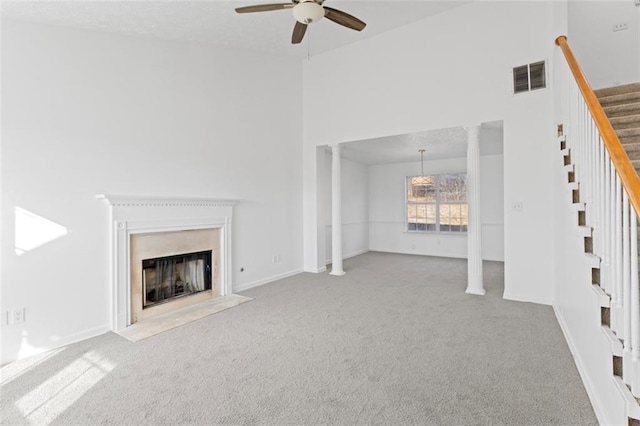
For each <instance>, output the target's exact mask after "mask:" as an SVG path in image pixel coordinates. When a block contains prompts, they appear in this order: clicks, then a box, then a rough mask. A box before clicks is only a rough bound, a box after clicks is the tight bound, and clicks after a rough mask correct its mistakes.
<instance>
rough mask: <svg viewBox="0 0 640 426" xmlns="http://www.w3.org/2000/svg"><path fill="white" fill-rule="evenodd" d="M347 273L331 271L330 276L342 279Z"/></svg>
mask: <svg viewBox="0 0 640 426" xmlns="http://www.w3.org/2000/svg"><path fill="white" fill-rule="evenodd" d="M346 274H347V273H346V272H345V271H334V270H331V272H329V275H335V276H336V277H341V276H343V275H346Z"/></svg>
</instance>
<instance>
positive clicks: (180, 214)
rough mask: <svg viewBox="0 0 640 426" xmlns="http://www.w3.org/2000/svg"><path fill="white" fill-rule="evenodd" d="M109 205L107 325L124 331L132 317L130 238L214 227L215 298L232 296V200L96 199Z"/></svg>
mask: <svg viewBox="0 0 640 426" xmlns="http://www.w3.org/2000/svg"><path fill="white" fill-rule="evenodd" d="M96 198H98V199H101V200H103V201H104V202H106V203H107V204H108V205H109V224H110V233H111V250H110V257H111V279H110V281H111V327H112V330H114V331H121V330H124V329H125V328H126V327H128V326H130V325H131V324H132V318H131V265H130V259H131V251H130V249H131V236H132V235H136V234H151V233H159V232H173V231H188V230H198V229H217V230H218V232H219V234H220V238H219V242H220V247H214V248H213V249H214V250H217V251H218V252H219V270H218V284H219V291H218V292H217V293H218V294H217V295H219V296H228V295H231V294H232V293H233V289H232V281H231V253H232V250H231V241H232V240H231V225H232V218H233V206H234V204H235V201H233V200H221V199H214V198H186V197H144V196H128V195H104V194H100V195H96Z"/></svg>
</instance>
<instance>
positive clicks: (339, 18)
mask: <svg viewBox="0 0 640 426" xmlns="http://www.w3.org/2000/svg"><path fill="white" fill-rule="evenodd" d="M323 7H324V17H325V18H327V19H329V20H331V21H333V22H335V23H336V24H340V25H342V26H343V27H347V28H351V29H352V30H356V31H362V30H363V29H364V27H366V26H367V24H365V23H364V22H362V21H361V20H359V19H358V18H356V17H355V16H352V15H349V14H348V13H346V12H343V11H341V10H338V9H334V8H332V7H327V6H323Z"/></svg>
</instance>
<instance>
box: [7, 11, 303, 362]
mask: <svg viewBox="0 0 640 426" xmlns="http://www.w3.org/2000/svg"><path fill="white" fill-rule="evenodd" d="M301 108H302V73H301V66H300V64H299V62H298V61H293V60H280V59H274V58H272V57H270V56H267V55H260V54H254V53H242V52H236V51H229V50H224V49H216V48H212V47H207V46H201V45H191V44H180V43H173V42H165V41H160V40H152V39H144V38H133V37H124V36H117V35H110V34H106V33H97V32H96V33H93V32H86V31H80V30H70V29H63V28H57V27H47V26H40V25H35V24H23V23H18V22H12V21H3V25H2V123H3V127H2V182H3V190H2V209H3V210H2V218H3V219H2V228H3V235H4V236H5V237H7V238H3V240H2V312H5V311H6V310H7V309H15V308H18V307H23V306H24V307H26V308H27V316H26V318H27V321H26V322H25V323H24V324H23V325H12V326H9V327H3V330H2V331H3V333H2V351H3V353H2V357H3V361H4V362H6V361H8V360H11V359H13V358H15V357H16V356H18V355H19V354H20V355H25V354H28V353H29V352H33V351H37V350H40V349H44V348H50V347H53V346H56V345H59V344H63V343H66V342H69V341H71V340H75V339H79V338H82V337H86V336H89V335H92V334H95V333H99V332H101V331H104V330H106V329H107V328H108V323H109V297H110V284H109V270H110V269H109V253H108V247H109V241H108V229H109V228H108V227H109V224H108V221H107V207H106V206H105V205H104V204H103V203H102V202H100V201H97V200H95V199H94V195H95V194H99V193H108V194H132V195H157V196H202V197H220V198H237V199H240V200H242V201H241V202H240V203H239V204H238V205H237V208H236V210H235V214H234V226H233V232H234V233H233V235H234V246H233V248H234V268H233V274H234V287H235V288H241V287H246V286H249V285H252V284H255V283H258V282H263V281H265V280H269V279H272V278H274V277H277V276H281V275H283V274H287V273H291V272H295V271H298V270H300V268H301V265H302V256H301V248H302V232H301V230H302V220H301V213H302V212H301V207H302V194H301V184H300V176H301V174H302V169H301V165H300V158H301V155H302V147H301V143H300V140H301V136H302V126H301V124H300V123H301V120H302V115H301ZM14 207H21V208H24V209H27V210H29V211H31V212H33V213H36V214H38V215H41V216H43V217H45V218H47V219H50V220H53V221H55V222H57V223H59V224H61V225H62V226H64V227H66V229H67V230H68V234H67V235H66V236H64V237H62V238H59V239H57V240H55V241H53V242H50V243H49V244H46V245H44V246H42V247H41V248H38V249H35V250H33V251H30V252H28V253H25V254H23V255H21V256H18V255H16V253H15V251H14V247H13V244H14V241H13V238H8V237H10V236H13V234H14ZM275 254H278V255H280V258H281V262H280V263H276V264H274V263H272V257H273V255H275ZM240 267H244V268H245V271H244V272H242V273H240V272H239V268H240Z"/></svg>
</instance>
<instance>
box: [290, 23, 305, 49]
mask: <svg viewBox="0 0 640 426" xmlns="http://www.w3.org/2000/svg"><path fill="white" fill-rule="evenodd" d="M306 32H307V24H303V23H302V22H298V21H296V26H295V27H293V35H292V36H291V43H293V44H298V43H300V42H301V41H302V38H303V37H304V33H306Z"/></svg>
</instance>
